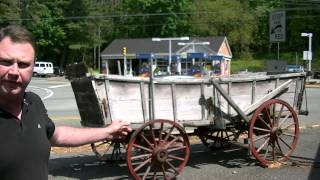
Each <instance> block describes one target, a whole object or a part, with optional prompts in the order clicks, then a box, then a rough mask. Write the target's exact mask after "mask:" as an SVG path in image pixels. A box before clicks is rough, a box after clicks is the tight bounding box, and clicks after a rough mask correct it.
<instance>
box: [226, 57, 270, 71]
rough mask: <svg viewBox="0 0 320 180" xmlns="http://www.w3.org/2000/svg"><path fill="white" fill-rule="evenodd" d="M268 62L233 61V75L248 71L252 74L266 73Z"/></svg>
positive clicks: (252, 60) (253, 60)
mask: <svg viewBox="0 0 320 180" xmlns="http://www.w3.org/2000/svg"><path fill="white" fill-rule="evenodd" d="M265 67H266V61H264V60H255V59H251V60H242V59H233V60H231V73H232V74H234V73H238V72H239V71H243V70H248V71H250V72H259V71H265Z"/></svg>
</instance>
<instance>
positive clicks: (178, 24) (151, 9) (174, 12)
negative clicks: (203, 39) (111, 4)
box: [119, 0, 192, 37]
mask: <svg viewBox="0 0 320 180" xmlns="http://www.w3.org/2000/svg"><path fill="white" fill-rule="evenodd" d="M191 2H192V1H191V0H124V1H123V7H122V15H123V16H124V17H123V18H120V20H119V22H120V23H121V24H122V25H123V27H120V28H121V30H122V32H124V33H126V34H127V37H129V36H130V37H153V36H162V37H166V36H181V35H186V34H187V33H188V32H189V30H190V27H189V25H188V17H189V15H188V14H187V13H186V12H189V11H190V7H191ZM126 15H127V16H126ZM121 21H122V22H121Z"/></svg>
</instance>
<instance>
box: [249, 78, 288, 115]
mask: <svg viewBox="0 0 320 180" xmlns="http://www.w3.org/2000/svg"><path fill="white" fill-rule="evenodd" d="M291 83H292V79H290V80H288V81H286V82H285V83H283V84H281V85H280V86H279V87H277V88H276V89H274V90H272V91H271V92H270V93H268V94H266V95H265V96H263V97H262V98H260V99H258V100H257V101H256V102H255V103H254V104H252V105H251V106H249V107H248V108H247V109H246V110H244V111H243V112H244V113H245V114H247V115H248V114H250V113H252V112H253V111H254V110H256V109H257V108H258V107H259V106H260V105H261V104H262V103H264V102H265V101H267V100H269V99H272V98H274V97H276V96H277V95H279V94H280V93H282V92H283V91H287V90H288V88H289V85H290V84H291Z"/></svg>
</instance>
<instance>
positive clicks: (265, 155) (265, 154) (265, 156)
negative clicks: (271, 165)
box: [263, 143, 270, 159]
mask: <svg viewBox="0 0 320 180" xmlns="http://www.w3.org/2000/svg"><path fill="white" fill-rule="evenodd" d="M269 146H270V144H269V143H268V146H267V148H266V152H264V155H263V158H264V159H266V158H267V154H268V152H269Z"/></svg>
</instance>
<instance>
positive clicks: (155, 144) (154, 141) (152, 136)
mask: <svg viewBox="0 0 320 180" xmlns="http://www.w3.org/2000/svg"><path fill="white" fill-rule="evenodd" d="M149 128H150V129H149V131H150V134H151V138H152V140H153V143H154V147H156V146H157V142H156V138H155V135H154V131H153V127H152V124H150V125H149Z"/></svg>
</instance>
